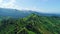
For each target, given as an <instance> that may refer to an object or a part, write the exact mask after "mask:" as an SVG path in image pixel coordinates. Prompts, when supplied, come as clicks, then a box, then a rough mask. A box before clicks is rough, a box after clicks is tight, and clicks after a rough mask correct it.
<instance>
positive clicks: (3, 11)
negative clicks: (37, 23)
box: [0, 8, 60, 18]
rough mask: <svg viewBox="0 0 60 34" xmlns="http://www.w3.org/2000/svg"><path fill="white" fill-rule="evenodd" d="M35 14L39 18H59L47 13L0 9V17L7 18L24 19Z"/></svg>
mask: <svg viewBox="0 0 60 34" xmlns="http://www.w3.org/2000/svg"><path fill="white" fill-rule="evenodd" d="M32 13H34V14H37V15H41V16H60V15H59V14H50V13H49V14H48V13H42V12H38V11H32V10H17V9H6V8H0V16H9V17H14V18H18V17H26V16H28V15H30V14H32Z"/></svg>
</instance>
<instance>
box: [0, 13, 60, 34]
mask: <svg viewBox="0 0 60 34" xmlns="http://www.w3.org/2000/svg"><path fill="white" fill-rule="evenodd" d="M0 34H60V17H55V16H49V17H48V16H38V15H36V14H31V15H30V16H27V17H25V18H19V19H14V18H8V19H1V20H0Z"/></svg>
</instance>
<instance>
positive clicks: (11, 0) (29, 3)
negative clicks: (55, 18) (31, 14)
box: [0, 0, 60, 13]
mask: <svg viewBox="0 0 60 34" xmlns="http://www.w3.org/2000/svg"><path fill="white" fill-rule="evenodd" d="M0 7H1V8H12V9H18V10H23V9H24V10H34V11H39V12H44V13H60V0H0Z"/></svg>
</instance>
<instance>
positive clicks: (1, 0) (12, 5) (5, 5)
mask: <svg viewBox="0 0 60 34" xmlns="http://www.w3.org/2000/svg"><path fill="white" fill-rule="evenodd" d="M15 2H16V0H9V2H8V3H4V0H0V7H1V8H17V7H18V5H15Z"/></svg>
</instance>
